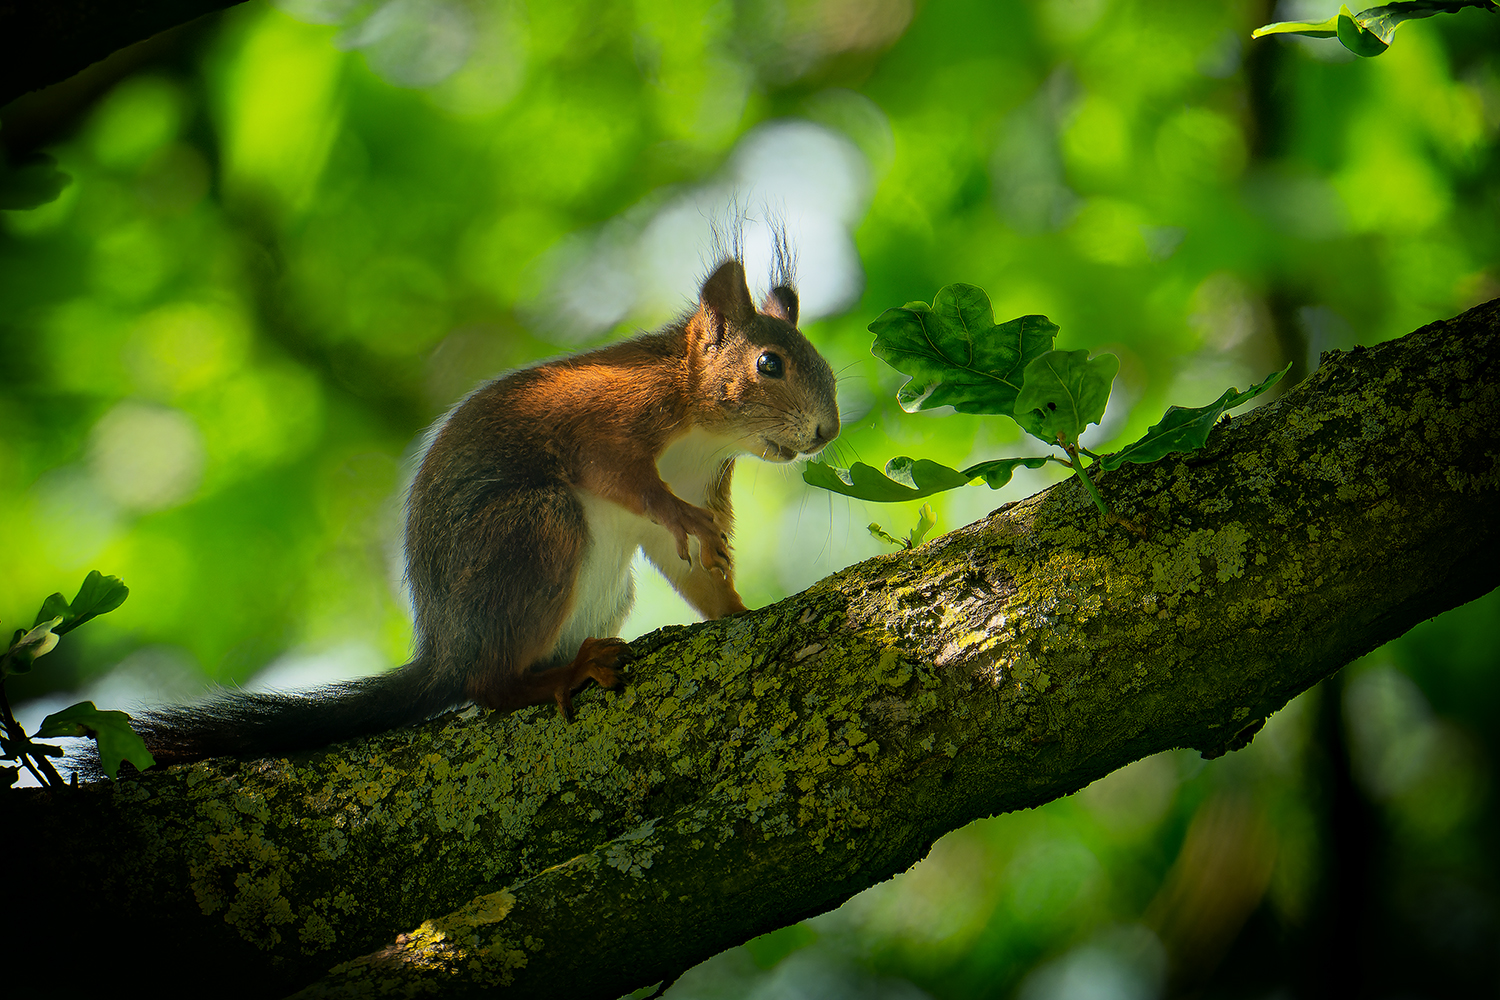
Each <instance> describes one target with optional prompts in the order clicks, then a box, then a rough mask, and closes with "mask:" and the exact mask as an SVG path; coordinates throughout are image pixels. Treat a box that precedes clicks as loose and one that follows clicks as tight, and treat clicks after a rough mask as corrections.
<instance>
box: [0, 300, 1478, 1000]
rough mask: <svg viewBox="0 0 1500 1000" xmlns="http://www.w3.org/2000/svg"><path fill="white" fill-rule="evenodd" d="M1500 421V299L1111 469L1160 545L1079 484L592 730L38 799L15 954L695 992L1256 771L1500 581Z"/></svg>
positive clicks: (532, 733)
mask: <svg viewBox="0 0 1500 1000" xmlns="http://www.w3.org/2000/svg"><path fill="white" fill-rule="evenodd" d="M1497 428H1500V300H1497V301H1496V302H1491V303H1489V304H1487V305H1484V306H1480V307H1478V308H1476V309H1473V310H1471V311H1469V312H1468V313H1465V314H1464V315H1462V316H1460V317H1458V318H1457V319H1454V320H1451V321H1448V322H1444V323H1435V324H1432V325H1431V326H1428V327H1425V328H1423V329H1422V330H1419V331H1417V332H1416V333H1413V334H1411V335H1409V336H1407V337H1405V338H1403V339H1401V340H1399V341H1393V342H1390V343H1387V344H1382V345H1380V346H1378V347H1375V348H1371V349H1356V350H1354V351H1352V352H1349V353H1335V354H1329V355H1325V357H1324V362H1323V365H1322V367H1321V368H1320V369H1319V370H1318V371H1317V372H1316V373H1315V374H1313V375H1312V376H1311V377H1310V378H1308V379H1307V380H1306V381H1305V382H1303V383H1302V384H1300V385H1298V386H1295V387H1294V388H1292V389H1291V390H1290V391H1288V392H1286V393H1285V394H1284V395H1282V396H1281V397H1280V398H1278V399H1276V400H1275V401H1273V402H1271V403H1269V404H1267V405H1265V406H1263V407H1261V408H1260V409H1257V410H1255V411H1253V412H1251V413H1250V414H1248V415H1247V416H1244V417H1240V418H1236V419H1234V420H1233V421H1232V422H1223V423H1221V424H1220V426H1219V427H1218V428H1216V429H1215V431H1214V433H1213V435H1212V436H1211V438H1210V439H1209V442H1208V445H1207V447H1205V448H1204V449H1202V450H1201V451H1199V452H1197V453H1194V454H1192V455H1190V456H1182V455H1174V456H1169V457H1168V458H1167V459H1165V460H1163V461H1161V462H1158V463H1155V464H1153V465H1147V466H1126V467H1125V468H1122V469H1121V470H1119V471H1117V472H1113V473H1109V474H1106V475H1103V476H1102V477H1101V478H1100V481H1099V485H1100V489H1101V491H1102V492H1103V493H1104V495H1105V496H1106V497H1107V498H1108V499H1109V501H1110V503H1111V504H1113V505H1114V506H1115V509H1116V510H1118V511H1120V512H1121V513H1122V514H1123V515H1124V516H1126V517H1128V518H1130V519H1131V520H1132V521H1134V522H1135V523H1136V524H1138V525H1140V526H1141V527H1142V529H1143V534H1136V533H1133V532H1131V531H1128V530H1126V529H1125V528H1124V527H1122V526H1120V525H1118V524H1109V523H1106V522H1105V521H1104V519H1102V518H1101V517H1100V516H1099V515H1098V514H1097V513H1096V512H1095V510H1094V508H1093V506H1092V504H1091V502H1090V500H1089V498H1088V496H1087V494H1086V493H1085V492H1084V490H1083V488H1082V486H1081V485H1080V484H1079V483H1078V482H1077V481H1076V480H1069V481H1068V482H1065V483H1062V484H1059V485H1057V486H1054V487H1052V488H1051V489H1049V490H1046V491H1045V492H1043V493H1040V494H1037V495H1036V496H1033V497H1030V498H1029V499H1026V500H1024V501H1021V502H1019V503H1015V504H1009V505H1007V506H1005V507H1003V508H1001V509H1000V510H998V511H996V512H995V513H994V514H992V515H990V516H989V517H988V518H986V519H984V520H982V521H980V522H977V523H975V524H972V525H969V526H968V527H965V528H961V529H959V530H956V531H953V532H951V533H949V534H947V535H945V536H943V537H940V538H937V539H935V540H933V541H930V542H928V543H927V544H925V545H921V546H919V547H917V548H916V549H914V550H912V551H910V552H905V553H900V554H895V555H889V556H882V557H878V558H875V559H871V560H869V561H866V562H864V563H861V564H859V565H857V566H853V567H851V568H850V569H847V570H845V571H843V572H841V573H839V574H836V575H835V576H832V577H830V578H828V579H827V580H824V581H822V582H821V583H819V584H817V585H816V586H814V587H812V588H811V589H810V590H808V591H806V592H805V593H802V594H799V595H797V596H796V597H792V598H789V599H788V600H785V601H782V602H781V603H779V604H776V605H773V606H771V607H768V608H765V609H762V610H760V611H758V612H754V613H752V614H750V615H747V616H743V617H740V618H735V619H730V620H724V621H718V622H712V623H705V624H702V625H695V626H687V627H678V628H669V629H664V630H662V631H661V632H658V633H654V634H652V635H651V636H647V637H645V638H644V639H641V640H639V641H638V642H637V643H636V646H637V649H638V650H639V651H640V652H641V653H643V654H645V655H643V657H642V659H641V660H639V661H638V662H637V663H636V664H635V665H634V666H633V680H632V683H631V686H630V687H629V688H628V690H626V691H625V692H624V693H622V694H610V693H604V692H598V691H590V692H587V693H586V694H585V695H584V696H583V697H581V699H580V702H579V706H580V713H579V714H580V718H579V721H578V722H577V723H575V724H574V725H571V726H569V725H566V724H565V723H563V721H562V720H561V719H559V718H558V717H557V713H556V712H555V711H554V710H552V709H550V708H547V709H528V710H526V711H522V712H517V713H514V714H512V715H509V716H504V717H502V716H499V715H491V714H486V713H483V712H481V711H479V710H478V709H470V710H468V711H466V712H462V713H458V714H456V715H450V716H447V717H444V718H442V719H438V720H435V721H433V722H430V723H428V724H425V725H423V726H419V727H416V728H413V729H408V730H401V731H397V732H392V733H388V734H385V735H383V736H380V737H377V738H374V739H370V740H366V741H361V742H356V743H351V744H347V745H344V746H339V747H334V748H331V749H329V750H326V751H322V752H318V753H313V754H304V755H301V756H298V757H296V758H293V759H290V760H264V761H255V762H237V761H228V760H220V761H211V762H207V763H203V764H199V765H194V766H190V767H181V768H176V769H173V770H171V771H168V772H165V773H147V774H144V775H138V776H136V777H134V778H132V779H130V780H122V781H120V782H118V783H117V784H100V785H94V786H85V787H82V788H80V789H77V790H73V791H69V792H67V793H65V794H62V793H58V794H51V793H47V792H44V791H41V790H28V791H26V792H22V793H16V794H11V795H9V796H4V797H3V799H4V802H3V811H4V822H3V824H0V829H3V830H4V836H5V838H6V839H7V841H8V842H9V843H8V844H7V848H8V849H7V850H6V851H5V855H4V856H5V857H6V858H7V859H8V861H9V864H10V866H11V869H12V874H11V876H10V880H11V882H12V887H13V891H14V892H15V893H16V896H15V897H13V898H17V899H21V900H25V901H27V902H28V904H29V906H30V907H31V909H30V910H29V912H30V914H32V915H34V917H35V918H36V919H35V920H34V922H32V923H30V924H29V925H28V926H32V927H49V928H50V930H49V932H48V933H47V935H45V937H44V938H43V939H41V940H37V941H33V942H23V941H20V940H16V941H15V942H14V943H15V946H16V955H17V956H18V957H17V958H13V959H12V961H11V963H10V968H9V969H8V970H7V978H8V979H9V980H10V981H12V982H17V983H19V982H22V981H24V982H27V983H28V985H33V986H39V985H40V984H41V983H43V982H45V981H46V980H47V979H48V977H50V976H52V975H54V974H55V972H56V970H57V969H58V968H60V967H62V968H69V967H71V968H72V969H73V970H75V971H76V970H77V966H78V963H77V962H76V961H73V962H70V961H69V959H68V956H69V955H71V954H73V953H74V951H75V949H77V948H78V947H80V943H79V942H80V938H79V935H78V934H65V933H63V932H62V930H61V929H62V928H63V927H65V926H66V927H71V928H76V929H77V930H78V932H79V934H82V935H86V938H85V940H86V941H87V944H86V945H84V947H87V948H88V949H89V950H90V951H96V950H97V951H99V952H101V954H98V955H96V956H95V957H94V958H92V959H91V961H90V962H89V963H88V965H89V967H91V968H96V969H102V970H106V971H107V973H108V974H109V975H111V976H123V977H128V978H130V979H142V980H143V981H147V982H151V983H152V984H153V985H154V986H156V987H158V989H160V990H163V991H165V992H166V993H168V994H170V993H172V992H174V991H179V992H181V991H186V990H188V989H203V988H205V987H208V986H210V985H211V986H212V988H213V989H214V991H215V992H216V993H221V994H224V995H244V996H257V997H265V996H273V995H280V994H284V993H290V992H293V991H294V990H296V989H299V988H305V989H304V992H303V993H301V994H299V995H302V996H317V997H357V996H376V995H385V994H387V993H397V994H400V995H428V994H432V995H441V996H470V995H480V994H488V993H489V992H490V991H493V990H494V989H495V988H496V987H502V986H503V987H505V989H503V990H502V991H501V992H502V993H503V994H504V995H513V996H517V997H522V996H524V997H553V996H564V995H565V996H569V997H578V998H584V997H599V998H614V997H618V996H620V995H622V994H624V993H626V992H628V991H629V990H631V989H634V988H636V987H640V986H643V985H647V984H650V983H653V982H656V981H658V980H662V979H663V978H670V977H672V976H674V975H675V974H677V973H678V972H680V971H682V970H683V969H685V968H687V967H689V966H691V965H693V964H694V963H696V962H698V961H701V960H702V959H704V958H707V957H708V956H710V955H712V954H714V953H715V952H717V951H719V950H721V949H723V948H726V947H729V946H731V945H734V944H737V943H739V942H742V941H744V940H746V939H748V938H749V937H751V936H753V935H756V934H759V933H762V932H764V931H768V930H771V929H773V928H775V927H779V926H782V925H784V924H787V923H790V922H793V921H795V920H797V919H799V918H802V917H805V916H808V915H811V914H815V913H818V912H821V911H823V910H827V909H829V908H831V907H834V906H837V905H838V904H839V903H841V902H842V901H844V900H845V899H847V898H849V897H850V896H851V895H853V894H854V893H856V892H859V891H860V890H861V889H864V888H865V887H867V886H869V885H872V884H874V883H875V882H878V881H880V880H882V879H885V878H889V877H890V876H891V875H893V874H895V873H897V872H900V871H902V870H904V869H906V868H907V867H909V866H910V865H911V864H913V863H914V862H915V861H917V860H918V859H920V858H921V857H922V856H923V855H924V854H925V853H926V852H927V850H928V848H929V846H930V845H931V844H932V842H933V841H934V840H935V839H936V838H938V837H940V836H942V835H943V834H944V833H946V832H947V831H949V830H953V829H955V828H957V827H959V826H962V825H964V824H965V823H968V822H969V821H971V820H973V819H976V818H978V817H982V816H989V815H992V814H995V813H999V812H1004V811H1007V810H1014V809H1022V808H1027V807H1030V806H1036V805H1038V804H1040V803H1043V802H1046V801H1048V800H1051V799H1054V798H1057V797H1059V796H1062V795H1066V794H1068V793H1070V792H1073V791H1075V790H1077V789H1079V788H1082V787H1083V786H1085V785H1087V784H1088V783H1089V782H1091V781H1093V780H1094V779H1096V778H1099V777H1100V776H1102V775H1104V774H1107V773H1109V772H1110V771H1112V770H1114V769H1116V768H1118V767H1121V766H1123V765H1125V764H1128V763H1130V762H1131V761H1134V760H1136V759H1138V758H1141V757H1144V756H1147V755H1149V754H1153V753H1156V752H1158V751H1162V750H1167V749H1170V748H1173V747H1194V748H1198V749H1200V750H1202V751H1204V753H1205V754H1206V755H1208V756H1215V755H1218V754H1220V753H1223V752H1225V751H1226V750H1229V749H1234V748H1236V747H1238V746H1242V745H1244V743H1246V742H1247V741H1248V740H1249V739H1250V738H1251V737H1252V736H1253V735H1254V733H1255V731H1256V729H1257V728H1258V727H1259V726H1260V724H1261V722H1262V721H1263V720H1264V719H1265V718H1266V716H1267V715H1268V714H1270V713H1272V712H1274V711H1276V710H1277V709H1278V708H1280V707H1281V706H1282V705H1284V704H1285V703H1286V702H1287V701H1288V700H1289V699H1291V698H1292V697H1293V696H1295V695H1296V694H1297V693H1299V692H1301V691H1303V690H1305V689H1306V688H1308V687H1310V686H1311V685H1313V684H1315V683H1317V682H1318V681H1319V680H1321V679H1322V678H1324V677H1327V676H1328V675H1329V674H1331V673H1332V672H1334V671H1335V670H1337V669H1338V668H1339V667H1340V666H1342V665H1343V664H1345V663H1347V662H1348V661H1350V660H1351V659H1353V658H1354V657H1357V656H1359V655H1360V654H1362V653H1364V652H1366V651H1368V650H1370V649H1373V648H1375V647H1376V646H1378V645H1380V644H1381V643H1383V642H1385V641H1387V640H1389V639H1391V638H1393V637H1395V636H1397V635H1400V634H1401V633H1402V632H1404V631H1405V630H1406V629H1408V628H1409V627H1411V626H1412V625H1413V624H1415V623H1417V622H1419V621H1421V620H1423V619H1425V618H1427V617H1430V616H1432V615H1435V614H1437V613H1439V612H1441V611H1443V610H1445V609H1448V608H1451V607H1455V606H1457V605H1459V604H1462V603H1464V602H1466V601H1468V600H1470V599H1472V598H1474V597H1477V596H1479V595H1480V594H1483V593H1485V592H1486V591H1488V590H1490V589H1491V588H1493V587H1494V586H1495V585H1496V583H1497V582H1500V558H1497V556H1500V551H1497V550H1500V530H1497V529H1500V518H1497V516H1496V515H1497V510H1500V502H1497V501H1500V465H1497V444H1496V442H1497V433H1496V432H1497ZM969 488H971V489H976V488H981V487H969ZM17 933H19V929H17ZM23 961H24V962H25V963H26V964H25V965H24V966H23V965H22V962H23ZM330 968H331V969H332V971H329V970H330ZM69 982H70V984H71V985H75V986H81V985H82V984H81V983H78V982H77V981H76V979H70V980H69Z"/></svg>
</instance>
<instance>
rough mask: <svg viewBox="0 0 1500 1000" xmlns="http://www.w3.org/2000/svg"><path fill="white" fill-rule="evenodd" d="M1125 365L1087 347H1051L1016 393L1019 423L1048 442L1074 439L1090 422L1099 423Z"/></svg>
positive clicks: (1031, 366) (1029, 370)
mask: <svg viewBox="0 0 1500 1000" xmlns="http://www.w3.org/2000/svg"><path fill="white" fill-rule="evenodd" d="M1119 370H1120V359H1119V358H1117V357H1115V356H1114V355H1113V354H1101V355H1099V356H1098V357H1097V358H1090V357H1089V352H1088V351H1048V352H1047V353H1046V354H1043V355H1041V356H1039V357H1037V358H1036V359H1035V360H1033V361H1032V362H1031V363H1030V364H1029V365H1027V366H1026V376H1025V384H1024V386H1023V387H1022V389H1021V392H1020V394H1019V395H1017V396H1016V410H1015V417H1016V423H1018V424H1020V425H1021V426H1022V427H1023V428H1025V429H1026V431H1027V433H1029V434H1032V435H1034V436H1036V437H1039V438H1041V439H1042V440H1043V441H1045V442H1047V443H1048V444H1058V443H1059V442H1061V443H1064V444H1068V445H1071V444H1075V443H1077V441H1078V435H1079V434H1081V433H1083V429H1084V428H1085V427H1087V426H1088V425H1089V424H1097V423H1098V422H1099V420H1100V418H1102V417H1103V416H1104V407H1105V404H1106V403H1108V402H1109V390H1110V387H1111V386H1112V385H1114V381H1115V375H1116V374H1117V373H1118V372H1119Z"/></svg>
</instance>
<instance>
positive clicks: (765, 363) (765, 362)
mask: <svg viewBox="0 0 1500 1000" xmlns="http://www.w3.org/2000/svg"><path fill="white" fill-rule="evenodd" d="M755 370H756V371H758V372H760V373H761V374H762V375H764V376H766V377H767V378H781V377H782V376H784V375H785V374H786V369H785V367H784V366H783V365H782V362H781V355H779V354H772V353H771V352H770V351H767V352H766V353H764V354H762V355H761V356H760V360H759V361H757V362H755Z"/></svg>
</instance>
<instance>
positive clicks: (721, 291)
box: [693, 260, 755, 350]
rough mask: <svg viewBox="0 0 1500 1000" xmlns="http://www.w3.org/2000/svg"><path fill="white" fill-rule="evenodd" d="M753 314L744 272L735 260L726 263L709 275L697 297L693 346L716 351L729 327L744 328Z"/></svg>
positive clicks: (752, 305) (753, 306) (753, 308)
mask: <svg viewBox="0 0 1500 1000" xmlns="http://www.w3.org/2000/svg"><path fill="white" fill-rule="evenodd" d="M754 315H755V305H754V304H753V303H752V302H751V301H750V287H749V286H748V285H747V284H746V283H745V269H744V267H742V266H741V265H740V262H739V261H737V260H726V261H725V262H724V263H722V264H720V265H719V266H718V268H716V269H715V270H714V273H713V274H711V275H709V276H708V280H707V281H705V282H704V283H703V290H702V292H700V293H699V295H698V315H697V316H695V317H693V318H694V319H695V320H697V321H698V323H696V324H694V325H696V326H697V327H698V329H697V330H696V331H695V333H696V336H695V338H694V340H695V346H700V347H702V349H704V350H708V349H710V348H717V347H718V346H719V345H720V344H722V343H723V342H724V335H725V333H727V332H728V329H729V327H730V326H731V325H733V326H744V325H745V324H746V323H747V322H749V320H750V318H751V317H752V316H754Z"/></svg>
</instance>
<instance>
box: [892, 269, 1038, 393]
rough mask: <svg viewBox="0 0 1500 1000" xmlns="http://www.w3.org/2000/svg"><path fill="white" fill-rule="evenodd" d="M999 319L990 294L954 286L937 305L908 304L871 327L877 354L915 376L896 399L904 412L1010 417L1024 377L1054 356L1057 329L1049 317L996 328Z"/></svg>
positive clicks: (945, 289)
mask: <svg viewBox="0 0 1500 1000" xmlns="http://www.w3.org/2000/svg"><path fill="white" fill-rule="evenodd" d="M994 315H995V314H994V309H993V307H991V305H990V298H989V296H988V295H986V294H985V293H984V290H983V289H981V288H977V287H975V286H974V285H965V284H953V285H946V286H944V287H943V288H940V289H939V290H938V293H937V294H936V295H935V296H933V299H932V305H930V306H929V305H928V304H927V303H925V302H908V303H907V304H906V305H905V306H902V307H901V308H899V309H887V310H886V311H885V312H883V313H881V314H880V316H879V317H878V318H877V319H876V320H875V322H873V323H871V324H870V332H871V333H873V334H875V343H874V344H873V345H872V346H871V348H870V351H871V352H872V353H873V354H874V355H875V356H876V357H877V358H880V359H881V360H882V361H884V362H886V363H887V364H889V365H890V366H891V367H892V368H895V369H896V370H897V371H899V372H901V373H902V374H904V375H909V376H911V378H910V380H909V381H907V383H906V384H905V385H903V386H902V387H901V388H900V389H899V390H898V391H897V393H896V399H897V401H898V402H900V404H901V407H902V409H904V410H906V412H908V413H915V412H917V411H918V410H930V409H933V408H935V407H939V406H951V407H953V408H954V409H955V410H957V411H958V412H960V413H1002V414H1007V415H1008V414H1010V412H1011V410H1012V408H1013V406H1014V404H1015V398H1016V393H1017V392H1019V391H1020V389H1021V376H1022V373H1023V372H1024V371H1025V369H1026V366H1027V364H1029V363H1030V362H1031V360H1032V359H1033V358H1035V357H1036V356H1037V355H1039V354H1041V353H1042V352H1044V351H1047V350H1050V349H1051V347H1052V342H1053V340H1054V339H1055V338H1056V336H1057V326H1056V325H1055V324H1054V323H1052V321H1050V320H1049V319H1047V317H1045V316H1022V317H1020V318H1018V319H1013V320H1010V321H1008V322H1005V323H1001V324H998V325H996V323H995V319H994Z"/></svg>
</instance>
